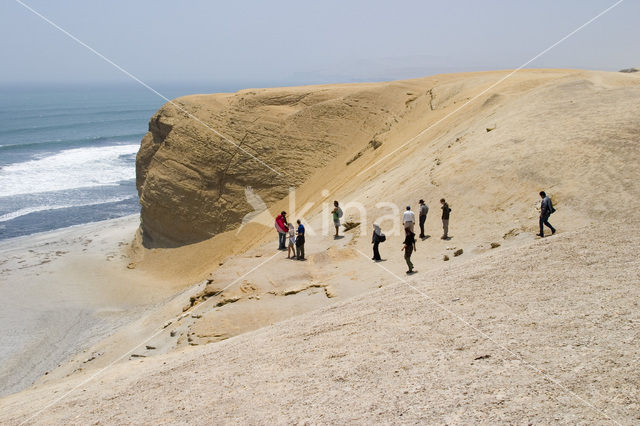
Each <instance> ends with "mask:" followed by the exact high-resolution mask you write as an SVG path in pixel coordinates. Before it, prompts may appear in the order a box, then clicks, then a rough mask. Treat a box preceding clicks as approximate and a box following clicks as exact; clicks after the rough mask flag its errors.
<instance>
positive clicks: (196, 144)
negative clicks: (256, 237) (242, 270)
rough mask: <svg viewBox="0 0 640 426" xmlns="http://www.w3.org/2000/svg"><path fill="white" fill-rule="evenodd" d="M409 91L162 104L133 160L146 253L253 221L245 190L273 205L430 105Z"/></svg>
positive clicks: (219, 97)
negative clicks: (418, 103)
mask: <svg viewBox="0 0 640 426" xmlns="http://www.w3.org/2000/svg"><path fill="white" fill-rule="evenodd" d="M415 88H416V87H415V85H414V84H412V83H411V82H398V83H379V84H359V85H337V86H336V85H333V86H314V87H293V88H278V89H253V90H243V91H240V92H237V93H235V94H212V95H192V96H186V97H182V98H179V99H176V100H174V101H172V102H169V103H167V104H165V105H164V106H163V107H162V108H161V109H160V110H159V111H158V112H157V113H156V114H154V116H153V117H152V118H151V120H150V122H149V132H148V133H147V134H146V135H145V136H144V138H143V139H142V144H141V147H140V151H139V152H138V156H137V160H136V169H137V170H136V177H137V187H138V192H139V195H140V203H141V205H142V213H141V221H142V231H143V236H144V242H145V245H146V246H152V247H153V246H155V247H158V246H176V245H183V244H189V243H194V242H198V241H201V240H204V239H207V238H209V237H211V236H213V235H215V234H217V233H220V232H224V231H228V230H230V229H233V228H234V227H236V226H237V225H238V224H239V223H240V221H241V220H242V218H243V216H244V215H246V214H248V213H251V212H252V211H254V207H252V206H251V205H250V204H249V203H248V202H247V200H246V198H245V188H246V187H252V188H253V190H254V191H255V193H256V194H258V195H259V196H260V197H261V198H262V200H264V202H265V203H267V204H270V203H272V202H275V201H277V200H280V199H282V198H284V197H285V196H286V195H287V194H288V190H289V188H290V187H296V186H298V185H300V184H301V183H302V182H304V181H305V180H306V179H308V178H309V176H310V175H311V174H312V173H313V172H314V171H316V170H317V169H319V168H322V167H323V166H325V165H326V164H327V163H328V162H329V161H331V160H332V159H334V158H335V157H336V156H338V155H340V154H342V153H347V154H348V153H349V152H351V151H354V152H358V150H359V149H362V148H363V147H365V149H366V147H367V146H368V145H369V146H373V145H370V144H369V142H371V141H372V140H373V139H374V138H375V137H378V136H379V135H380V134H382V133H384V132H386V131H388V130H389V129H390V128H391V127H392V125H393V124H395V123H397V122H398V120H399V119H400V118H401V117H402V115H403V114H404V113H405V112H407V111H408V110H410V109H411V108H412V103H413V102H414V101H415V99H416V98H417V97H418V95H427V92H426V91H422V93H415V94H414V91H415V90H414V89H415ZM418 89H419V90H422V89H421V88H420V87H418ZM372 149H373V148H372Z"/></svg>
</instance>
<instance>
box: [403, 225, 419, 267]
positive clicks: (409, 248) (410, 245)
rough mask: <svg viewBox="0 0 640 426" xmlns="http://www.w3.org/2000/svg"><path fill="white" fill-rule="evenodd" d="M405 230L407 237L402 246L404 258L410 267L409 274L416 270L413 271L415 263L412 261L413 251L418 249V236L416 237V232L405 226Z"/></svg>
mask: <svg viewBox="0 0 640 426" xmlns="http://www.w3.org/2000/svg"><path fill="white" fill-rule="evenodd" d="M404 232H405V238H404V244H403V246H402V250H404V260H405V261H406V262H407V266H408V267H409V270H408V271H407V274H412V273H413V272H414V271H413V263H411V253H413V252H414V251H417V250H416V238H415V236H416V234H414V233H413V232H411V230H410V229H409V228H405V229H404Z"/></svg>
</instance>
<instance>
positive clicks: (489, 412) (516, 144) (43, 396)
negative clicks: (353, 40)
mask: <svg viewBox="0 0 640 426" xmlns="http://www.w3.org/2000/svg"><path fill="white" fill-rule="evenodd" d="M508 73H509V72H508V71H504V72H502V71H501V72H486V73H469V74H455V75H441V76H434V77H427V78H425V79H418V80H408V81H403V82H391V83H371V84H366V85H363V86H358V85H344V86H342V85H337V86H336V87H331V90H334V91H337V92H336V93H338V94H339V92H340V91H342V90H344V91H345V92H344V96H345V98H348V101H349V102H350V103H353V104H359V103H360V102H365V101H367V102H371V103H372V104H375V103H376V102H379V103H381V104H380V105H378V107H379V108H384V104H385V103H393V104H394V105H400V107H398V108H406V110H403V112H402V115H401V116H400V115H398V116H396V121H395V122H394V124H393V125H391V126H389V127H388V128H385V129H386V130H385V132H384V133H381V134H377V135H376V140H377V141H378V142H380V144H379V145H377V146H375V147H373V145H371V144H370V143H369V140H372V139H370V138H364V137H363V138H360V139H361V140H358V141H356V142H353V143H351V144H349V143H347V142H344V143H343V142H340V143H337V144H336V148H335V149H334V152H332V154H331V156H330V157H329V158H328V159H327V158H324V159H323V160H322V161H320V160H319V161H318V164H319V165H318V168H317V170H308V171H307V173H308V177H307V178H306V180H304V181H303V182H302V183H298V185H296V191H295V193H294V194H291V195H289V196H287V197H285V198H284V199H282V200H279V201H278V200H275V201H272V200H273V198H274V195H273V194H274V193H273V192H269V190H268V189H264V188H260V187H257V186H256V187H255V188H256V192H257V193H258V195H261V196H262V197H263V198H264V199H265V200H268V203H267V204H268V211H266V212H262V213H260V214H258V215H256V216H255V220H254V221H252V222H250V223H248V224H246V226H242V228H241V229H237V226H238V225H239V223H236V228H232V229H230V230H226V231H224V232H220V233H218V234H217V235H216V236H214V237H212V238H210V239H206V240H204V241H201V242H197V243H193V244H187V245H184V246H182V247H179V248H158V247H156V248H149V247H145V246H144V245H143V244H142V238H141V237H140V231H139V230H138V229H137V227H138V223H139V220H140V219H139V218H138V217H129V218H123V219H119V220H118V221H109V222H106V223H102V224H96V225H88V226H86V227H78V228H75V229H69V230H63V231H58V232H56V233H53V234H45V235H42V236H38V237H37V238H34V237H31V238H25V239H21V240H20V241H9V242H6V243H3V244H2V246H0V250H1V251H2V253H3V258H4V259H6V260H5V261H4V263H3V264H2V269H3V283H2V286H3V294H7V295H9V296H11V297H8V298H3V303H4V305H3V314H2V315H3V318H2V321H3V324H8V327H7V330H10V333H4V334H3V335H2V337H1V338H2V339H3V340H5V339H6V341H7V342H8V345H3V354H2V355H3V357H4V359H8V360H9V363H5V365H8V366H11V365H14V366H16V367H13V368H6V369H4V370H3V373H2V374H3V376H2V377H6V378H7V379H6V380H7V387H6V388H5V389H4V390H3V393H4V394H5V395H6V394H9V393H14V392H16V391H18V390H22V389H25V388H26V387H27V386H29V385H30V384H31V383H33V381H34V380H36V379H37V380H36V383H35V385H34V386H32V387H31V388H29V389H26V390H23V391H21V392H19V393H15V394H12V395H8V396H5V397H3V398H2V399H0V407H1V408H2V409H1V411H0V421H2V422H3V423H8V424H19V423H22V422H23V421H27V422H28V423H45V424H51V423H56V424H57V423H71V424H85V423H89V422H92V423H96V422H97V423H107V424H110V423H123V422H132V423H187V422H188V423H196V424H205V423H212V422H215V423H230V422H247V423H267V422H268V423H272V422H275V423H298V422H300V423H303V422H309V423H329V422H337V423H346V422H356V423H371V422H383V423H415V422H427V423H454V424H458V423H475V422H485V423H525V422H526V423H527V424H530V423H532V424H538V423H540V424H545V423H551V422H565V423H590V424H591V423H596V424H598V423H603V424H604V423H612V422H618V423H620V424H634V423H637V422H638V421H640V407H639V406H638V400H639V399H638V397H639V396H640V395H639V392H640V391H639V389H640V388H639V385H640V383H639V381H638V377H637V374H635V370H636V368H635V366H636V365H637V362H638V361H639V358H640V349H639V348H640V346H639V343H640V341H639V337H640V336H639V330H640V329H639V328H638V313H637V312H638V309H637V306H638V305H637V304H638V300H639V299H638V292H639V291H640V288H639V287H638V283H639V282H640V280H639V278H640V276H639V275H640V273H639V271H640V268H639V264H638V260H637V255H636V253H637V249H638V246H639V245H640V237H639V234H638V229H639V227H640V217H639V216H638V213H637V212H638V207H639V206H638V204H639V201H638V200H639V199H640V198H639V196H640V186H639V185H638V183H637V177H638V176H639V175H640V174H639V172H640V170H639V169H638V164H640V161H639V160H640V158H639V157H640V147H639V146H638V137H639V135H640V125H639V124H638V121H637V117H638V116H639V114H640V78H639V77H637V76H634V75H632V74H620V73H604V72H591V71H574V70H525V71H521V72H519V73H517V74H515V75H513V76H512V77H510V78H509V79H507V80H504V82H502V83H500V84H498V85H496V86H493V87H492V85H493V84H494V83H496V82H499V81H500V80H501V79H502V78H503V77H505V76H506V75H507V74H508ZM398 87H400V88H401V90H398ZM326 89H327V87H326V86H318V87H315V86H307V87H302V88H282V89H255V90H252V91H250V93H256V95H255V96H256V97H258V98H259V99H273V98H278V99H282V94H283V93H287V92H294V93H300V92H304V93H307V92H309V93H314V91H323V90H326ZM380 93H384V94H386V96H387V97H384V96H379V95H380ZM407 93H411V95H407ZM212 96H215V95H212ZM224 96H225V98H229V97H230V96H233V95H228V94H227V95H224ZM237 96H243V97H245V98H246V97H247V96H248V95H247V92H239V94H237ZM332 96H334V97H335V96H337V95H335V93H334V94H333V95H332ZM303 98H304V97H303ZM396 98H397V99H396ZM181 99H183V101H182V102H183V103H184V105H189V104H190V102H191V103H192V104H194V105H195V104H196V103H198V102H199V103H200V104H201V105H204V107H203V108H202V109H201V111H205V110H206V108H213V107H212V106H211V105H214V104H215V105H216V106H215V107H216V108H222V107H221V106H220V105H219V104H220V101H219V100H216V102H210V103H208V102H209V101H208V100H207V99H208V98H206V97H205V96H204V95H199V96H192V97H186V98H181ZM214 99H218V98H214ZM243 99H244V98H243ZM287 99H288V98H287ZM293 99H294V101H295V102H299V99H301V98H300V97H299V96H297V97H293ZM296 99H298V100H296ZM332 99H333V98H332ZM245 101H246V99H245ZM279 102H280V103H278V104H277V105H276V106H273V105H274V103H273V101H272V100H271V101H270V103H267V104H264V105H258V106H256V105H255V104H252V103H251V102H245V103H246V104H247V105H249V106H247V107H246V108H247V110H243V111H242V114H249V112H250V111H252V110H255V114H257V115H259V114H262V113H263V112H264V110H265V109H269V108H275V109H277V111H278V114H276V115H278V116H281V115H282V116H284V115H286V114H285V110H287V108H289V109H291V108H290V107H288V106H286V105H284V106H283V105H282V102H281V101H279ZM292 102H293V101H292ZM332 102H334V101H333V100H332ZM345 102H346V101H345ZM370 105H371V104H370ZM205 107H206V108H205ZM314 108H316V109H318V107H314ZM291 110H292V111H293V109H291ZM304 111H306V110H304ZM321 111H322V115H323V116H325V118H324V119H325V120H327V121H328V122H330V118H327V117H326V114H327V112H326V111H327V110H326V109H321ZM340 111H343V109H341V110H340ZM205 112H206V114H211V112H210V111H205ZM205 112H203V114H204V113H205ZM298 113H300V112H299V111H297V110H296V111H295V112H292V114H298ZM340 119H341V120H343V119H344V117H340ZM347 121H348V120H347ZM352 125H353V126H354V128H355V129H351V130H352V131H353V132H355V133H354V134H356V133H357V130H358V129H360V127H359V126H363V125H364V124H363V122H361V121H358V120H353V124H352ZM304 130H305V128H301V129H298V132H302V131H304ZM313 131H314V132H315V131H317V129H314V130H313ZM345 132H346V130H345ZM300 137H301V138H303V137H304V135H303V136H300ZM354 140H355V139H354ZM325 154H326V153H323V151H322V150H320V151H318V153H316V154H314V155H325ZM163 155H167V154H166V153H165V154H163ZM152 165H153V164H152ZM254 167H258V166H255V165H254ZM150 170H153V169H152V168H151V166H150ZM163 173H164V175H163V176H171V174H170V173H168V172H166V170H165V172H163ZM542 189H544V190H546V191H547V192H548V193H550V195H551V196H552V198H553V201H554V204H555V205H556V207H557V209H558V211H557V213H555V214H554V215H552V217H551V222H552V223H553V224H554V226H556V228H557V229H558V230H559V232H558V233H557V234H556V235H554V236H552V237H549V238H544V239H539V238H537V237H536V236H535V234H536V233H537V216H538V212H537V209H536V208H537V206H538V205H539V197H538V195H537V193H538V191H540V190H542ZM279 190H280V189H278V191H279ZM276 192H277V191H276ZM294 197H295V199H294ZM441 197H445V198H446V199H447V200H448V202H449V203H450V205H451V207H452V216H451V225H450V235H451V237H452V238H451V239H450V240H441V239H440V238H439V237H440V235H441V231H442V230H441V224H440V219H439V215H440V209H439V202H438V200H439V199H440V198H441ZM420 198H424V199H425V200H426V201H427V204H428V205H429V207H430V211H429V215H428V219H427V229H426V230H427V234H428V235H429V238H426V239H424V240H419V241H418V243H417V252H416V253H415V254H414V256H413V261H414V264H415V265H416V268H417V270H418V273H417V274H415V275H410V276H407V275H405V273H404V272H405V270H406V265H405V264H404V260H403V258H402V253H401V252H400V248H401V246H402V240H403V237H402V236H401V235H400V217H401V216H400V214H401V211H402V209H403V208H404V206H405V205H407V204H409V205H411V206H412V207H413V209H414V210H416V209H417V200H418V199H420ZM334 199H337V200H340V202H341V205H342V206H343V208H344V210H345V217H344V218H343V219H344V221H350V222H354V223H359V225H358V226H356V227H354V228H353V229H350V230H348V231H345V230H344V229H343V230H341V234H342V235H343V237H342V238H340V239H333V238H332V237H331V235H330V234H329V235H326V234H325V233H324V232H323V229H325V228H326V227H327V221H328V219H329V218H328V215H327V211H326V206H327V205H329V204H330V203H331V202H332V201H333V200H334ZM359 206H362V207H363V209H364V211H366V215H365V214H363V212H362V211H360V210H359ZM393 206H396V207H395V208H394V207H393ZM234 208H235V207H234ZM282 209H286V210H287V211H289V212H290V218H291V219H294V220H295V219H296V218H298V217H301V218H303V222H304V223H305V225H306V226H307V229H308V235H307V245H306V252H307V260H306V261H304V262H301V261H294V260H288V259H286V252H279V251H277V250H276V241H275V239H276V236H275V232H274V231H273V228H272V226H273V225H272V221H273V219H272V218H273V216H275V213H277V212H279V211H280V210H282ZM232 216H233V217H234V218H236V219H234V220H237V218H238V217H240V218H241V217H242V214H240V213H239V211H235V210H234V214H233V215H232ZM143 220H144V217H143ZM373 221H377V222H378V223H380V225H381V226H382V228H383V232H385V233H386V234H387V235H388V239H387V241H386V242H385V243H383V244H381V253H382V257H383V259H384V261H383V262H379V263H373V262H372V261H371V259H370V257H371V243H370V240H371V224H372V223H373ZM225 226H226V225H225ZM329 232H331V229H329ZM460 249H462V253H461V254H459V255H454V253H455V252H458V253H460V252H459V250H460ZM445 256H447V258H448V259H449V260H448V261H445V260H444V258H445ZM20 268H22V269H20ZM25 312H27V313H26V314H25ZM23 315H26V316H25V317H23ZM52 348H53V349H52ZM45 371H46V372H47V374H46V375H44V373H45Z"/></svg>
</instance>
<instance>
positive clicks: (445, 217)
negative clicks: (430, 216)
mask: <svg viewBox="0 0 640 426" xmlns="http://www.w3.org/2000/svg"><path fill="white" fill-rule="evenodd" d="M440 204H442V229H443V231H444V233H443V234H442V237H440V238H442V239H443V240H446V239H447V238H449V214H450V213H451V209H450V208H449V204H447V202H446V201H445V200H444V198H441V199H440Z"/></svg>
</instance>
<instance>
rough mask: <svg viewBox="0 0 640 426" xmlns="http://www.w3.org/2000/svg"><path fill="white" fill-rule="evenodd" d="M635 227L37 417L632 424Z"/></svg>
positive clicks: (189, 361)
mask: <svg viewBox="0 0 640 426" xmlns="http://www.w3.org/2000/svg"><path fill="white" fill-rule="evenodd" d="M638 231H640V227H638V224H637V222H636V223H635V224H633V225H631V224H623V225H621V224H606V226H599V227H588V228H585V229H581V230H579V231H577V232H572V233H567V234H564V235H559V236H554V237H553V238H548V239H545V240H539V241H535V242H532V243H530V244H527V245H525V246H523V247H521V248H518V249H511V250H498V251H494V252H491V253H489V254H486V255H483V256H480V257H477V258H475V259H473V260H470V261H467V262H464V263H460V264H458V265H446V266H444V267H443V268H441V269H438V270H434V271H432V272H431V273H430V274H421V275H417V276H414V277H412V278H411V279H410V280H409V282H408V283H409V285H408V284H406V283H398V284H393V285H388V286H384V287H383V288H382V289H380V290H378V291H375V292H373V293H369V294H367V295H364V296H360V297H357V298H354V299H351V300H349V301H347V302H343V303H338V304H336V305H333V306H331V307H329V308H323V309H321V310H319V311H315V312H313V313H309V314H305V315H302V316H298V317H296V318H293V319H291V320H288V321H284V322H281V323H278V324H276V325H273V326H270V327H267V328H263V329H261V330H258V331H256V332H253V333H247V334H243V335H240V336H237V337H235V338H232V339H229V340H226V341H223V342H220V343H218V344H215V345H207V346H204V347H201V348H196V349H189V350H183V351H180V352H177V353H174V354H170V355H165V356H161V357H154V358H150V359H145V360H142V361H136V362H132V363H127V364H122V365H118V366H116V367H114V368H112V369H110V370H109V371H108V372H107V373H106V374H104V375H102V376H99V378H97V379H96V380H93V381H91V382H89V383H86V384H83V385H81V386H80V387H79V388H78V389H77V390H76V391H75V392H73V393H72V394H71V395H69V396H68V397H67V398H65V399H64V400H62V401H61V402H60V403H59V404H57V405H56V406H54V407H51V408H50V409H47V410H45V411H44V412H43V413H41V414H40V415H39V416H38V417H36V418H35V421H36V422H37V423H73V424H86V423H90V422H96V421H97V422H99V423H119V422H127V423H128V422H134V423H182V422H189V423H196V424H207V423H211V422H216V423H225V422H242V423H246V422H248V423H270V422H286V423H296V422H339V423H343V422H354V421H355V422H360V423H371V422H392V423H412V422H425V421H426V422H430V423H469V422H488V423H494V422H508V423H534V424H538V423H540V424H544V423H551V422H558V421H561V422H570V423H583V422H584V423H590V424H593V423H609V422H611V420H615V421H619V422H621V423H623V424H631V423H635V422H637V421H638V420H640V406H639V405H638V400H639V397H640V394H639V389H640V388H639V385H640V383H639V382H638V376H637V374H636V367H637V362H638V356H639V354H638V339H639V338H640V335H639V334H638V321H639V320H640V318H639V316H638V300H639V299H638V297H639V296H640V293H639V288H638V286H637V283H638V280H639V279H640V273H639V272H638V271H640V261H639V260H638V257H637V255H636V254H637V250H638V249H639V248H640V237H639V235H640V234H639V233H638ZM362 264H363V267H365V266H366V265H368V263H367V262H366V261H365V260H364V259H363V262H362ZM376 269H378V268H376ZM376 272H377V273H378V274H379V275H380V276H385V275H386V274H387V272H386V271H384V270H382V269H378V270H377V271H376ZM84 378H85V377H84V376H77V377H74V378H72V379H67V380H64V381H61V382H58V383H56V384H52V385H48V386H43V387H40V388H38V389H34V390H29V391H26V392H23V393H22V394H18V395H15V396H11V397H8V398H4V399H3V400H2V402H1V404H2V413H3V414H2V418H1V420H2V421H3V422H6V423H15V422H19V421H22V420H24V419H26V418H27V417H28V416H30V414H32V413H34V412H35V411H37V410H38V409H40V408H41V407H42V406H43V405H44V404H47V403H48V402H49V401H51V400H52V398H55V397H57V396H58V395H62V394H64V393H65V392H66V391H67V390H69V389H72V388H73V387H74V386H76V384H78V383H80V382H81V380H83V379H84Z"/></svg>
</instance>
